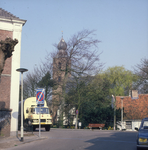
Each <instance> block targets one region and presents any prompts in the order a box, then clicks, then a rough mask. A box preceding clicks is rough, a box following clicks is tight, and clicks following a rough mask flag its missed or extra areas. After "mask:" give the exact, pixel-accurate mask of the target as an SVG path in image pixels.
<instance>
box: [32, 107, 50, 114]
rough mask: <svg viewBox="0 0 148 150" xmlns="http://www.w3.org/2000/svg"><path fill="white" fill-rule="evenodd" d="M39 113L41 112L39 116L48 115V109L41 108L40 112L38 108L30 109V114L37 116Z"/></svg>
mask: <svg viewBox="0 0 148 150" xmlns="http://www.w3.org/2000/svg"><path fill="white" fill-rule="evenodd" d="M40 111H41V114H49V109H48V108H41V110H40V108H32V109H31V112H32V113H33V114H39V113H40Z"/></svg>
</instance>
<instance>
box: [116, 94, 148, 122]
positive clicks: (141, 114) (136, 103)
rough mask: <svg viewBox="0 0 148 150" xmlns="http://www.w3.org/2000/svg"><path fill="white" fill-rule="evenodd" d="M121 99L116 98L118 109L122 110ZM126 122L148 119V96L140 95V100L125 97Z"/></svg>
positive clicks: (119, 97)
mask: <svg viewBox="0 0 148 150" xmlns="http://www.w3.org/2000/svg"><path fill="white" fill-rule="evenodd" d="M121 97H123V96H116V108H117V109H118V108H120V109H121ZM123 107H124V120H130V119H132V120H134V119H136V120H137V119H143V118H145V117H148V94H140V95H139V98H138V99H132V98H131V97H129V96H124V99H123Z"/></svg>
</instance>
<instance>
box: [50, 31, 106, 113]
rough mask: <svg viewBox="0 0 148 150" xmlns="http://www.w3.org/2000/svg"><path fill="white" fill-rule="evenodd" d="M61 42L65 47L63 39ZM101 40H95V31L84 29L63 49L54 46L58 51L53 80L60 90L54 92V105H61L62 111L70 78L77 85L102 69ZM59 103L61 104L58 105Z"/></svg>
mask: <svg viewBox="0 0 148 150" xmlns="http://www.w3.org/2000/svg"><path fill="white" fill-rule="evenodd" d="M60 42H63V43H62V44H63V45H65V43H64V42H65V41H64V39H63V38H62V39H61V41H60ZM99 42H100V41H99V40H97V39H95V30H91V31H90V30H87V29H84V30H82V31H80V32H78V33H77V34H75V35H73V36H72V37H71V38H70V39H69V40H68V41H67V42H66V45H65V46H64V47H62V48H63V49H61V47H60V43H59V44H54V46H55V48H57V49H58V50H57V51H56V52H55V53H52V55H51V56H52V58H53V65H52V66H53V78H54V79H55V80H57V81H58V83H59V84H58V88H57V89H56V90H54V94H55V95H58V96H54V97H53V105H54V103H55V102H56V105H60V106H62V107H61V111H63V106H64V104H65V96H66V84H67V82H68V80H69V78H73V80H74V79H76V81H75V82H76V83H77V81H78V80H79V79H78V78H82V77H83V76H88V75H94V74H95V73H96V71H99V70H100V69H102V66H103V64H102V63H100V54H101V53H100V52H99V50H98V44H99ZM57 102H59V103H57Z"/></svg>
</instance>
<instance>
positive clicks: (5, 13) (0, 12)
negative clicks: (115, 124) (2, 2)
mask: <svg viewBox="0 0 148 150" xmlns="http://www.w3.org/2000/svg"><path fill="white" fill-rule="evenodd" d="M0 18H4V19H11V20H18V21H25V22H26V20H22V19H20V18H19V17H16V16H14V15H13V14H11V13H10V12H8V11H6V10H4V9H2V8H0Z"/></svg>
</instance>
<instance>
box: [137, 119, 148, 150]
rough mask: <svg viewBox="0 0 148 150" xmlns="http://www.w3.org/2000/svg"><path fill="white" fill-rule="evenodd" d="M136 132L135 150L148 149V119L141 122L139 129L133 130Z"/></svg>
mask: <svg viewBox="0 0 148 150" xmlns="http://www.w3.org/2000/svg"><path fill="white" fill-rule="evenodd" d="M135 130H137V131H138V136H137V150H139V149H141V148H147V149H148V118H144V119H143V120H142V121H141V125H140V128H139V129H138V128H135Z"/></svg>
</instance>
